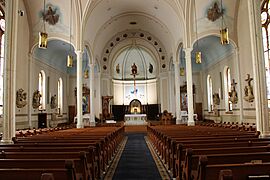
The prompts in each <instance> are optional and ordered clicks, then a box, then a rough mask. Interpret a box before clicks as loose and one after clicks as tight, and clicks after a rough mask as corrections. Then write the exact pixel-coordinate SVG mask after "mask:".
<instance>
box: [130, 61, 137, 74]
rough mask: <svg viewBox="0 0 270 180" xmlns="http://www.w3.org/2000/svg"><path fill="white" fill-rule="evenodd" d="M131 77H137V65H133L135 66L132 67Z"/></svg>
mask: <svg viewBox="0 0 270 180" xmlns="http://www.w3.org/2000/svg"><path fill="white" fill-rule="evenodd" d="M131 75H133V76H135V75H137V66H136V64H135V63H133V65H132V66H131Z"/></svg>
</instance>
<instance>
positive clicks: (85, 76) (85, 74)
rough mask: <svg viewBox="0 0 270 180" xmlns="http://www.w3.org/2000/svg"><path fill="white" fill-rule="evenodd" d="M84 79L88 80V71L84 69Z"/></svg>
mask: <svg viewBox="0 0 270 180" xmlns="http://www.w3.org/2000/svg"><path fill="white" fill-rule="evenodd" d="M84 78H85V79H88V78H89V71H88V69H86V70H85V71H84Z"/></svg>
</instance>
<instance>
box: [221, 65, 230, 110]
mask: <svg viewBox="0 0 270 180" xmlns="http://www.w3.org/2000/svg"><path fill="white" fill-rule="evenodd" d="M223 76H224V83H223V84H224V99H225V109H226V111H227V112H228V111H232V102H231V101H230V100H229V92H231V70H230V68H229V67H228V66H225V67H224V71H223Z"/></svg>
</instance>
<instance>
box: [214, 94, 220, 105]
mask: <svg viewBox="0 0 270 180" xmlns="http://www.w3.org/2000/svg"><path fill="white" fill-rule="evenodd" d="M213 103H214V104H215V105H219V104H220V98H219V94H218V93H214V94H213Z"/></svg>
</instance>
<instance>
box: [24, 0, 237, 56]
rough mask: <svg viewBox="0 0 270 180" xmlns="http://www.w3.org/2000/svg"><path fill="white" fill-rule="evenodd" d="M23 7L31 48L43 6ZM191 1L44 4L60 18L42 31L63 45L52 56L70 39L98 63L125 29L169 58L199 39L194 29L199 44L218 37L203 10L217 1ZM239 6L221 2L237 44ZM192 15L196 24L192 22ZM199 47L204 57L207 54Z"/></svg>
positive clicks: (30, 2)
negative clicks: (149, 38)
mask: <svg viewBox="0 0 270 180" xmlns="http://www.w3.org/2000/svg"><path fill="white" fill-rule="evenodd" d="M23 2H24V6H25V8H26V14H27V19H28V23H29V27H30V32H31V34H32V35H31V37H32V39H31V45H32V46H33V45H35V44H36V43H37V33H38V31H40V30H41V29H42V25H43V21H42V18H41V17H42V11H43V9H44V4H43V3H44V1H41V0H39V1H37V0H24V1H23ZM191 2H192V1H190V0H129V1H127V0H72V3H73V4H72V5H71V1H69V0H45V6H46V7H45V8H48V7H49V6H52V7H53V8H54V9H53V10H55V11H56V13H57V14H59V21H58V23H56V24H55V25H49V24H47V23H46V30H47V31H48V33H49V37H50V39H56V40H57V41H59V40H60V41H61V42H57V41H54V42H55V43H56V44H55V45H54V48H53V51H57V48H59V51H63V48H64V49H65V48H66V51H68V49H69V46H63V42H66V43H69V41H70V34H71V41H72V44H73V45H74V46H75V49H76V48H78V47H79V46H78V38H79V37H82V38H83V43H85V44H86V45H87V46H88V48H89V51H90V54H91V57H92V58H94V59H95V60H98V61H100V60H101V58H102V52H103V50H104V48H105V46H106V44H107V43H108V42H109V41H110V40H111V38H112V37H114V36H115V35H116V34H117V33H119V32H123V31H127V30H133V31H134V30H138V31H139V30H141V31H145V32H148V33H150V34H152V35H153V36H154V37H156V38H158V39H159V41H160V42H162V44H163V46H164V47H165V48H166V51H167V53H168V55H171V54H173V53H175V51H176V50H177V48H178V45H179V44H180V43H181V42H185V41H187V40H188V38H187V36H190V37H191V38H190V39H191V40H190V42H191V47H192V43H194V42H195V41H196V39H197V36H196V35H195V34H196V32H195V27H196V26H197V33H198V38H199V39H200V38H203V37H206V36H209V35H216V34H218V32H219V26H220V19H218V20H216V21H214V22H212V21H210V20H208V19H207V11H208V9H209V8H211V7H212V6H213V4H214V2H217V3H218V4H219V6H220V0H218V1H216V0H196V1H195V5H194V4H193V3H191ZM238 6H239V0H226V1H223V8H224V12H225V14H224V17H225V20H226V23H227V24H228V26H229V27H230V37H231V38H232V39H235V41H236V39H237V37H236V33H235V28H236V27H235V24H236V21H237V12H238ZM71 7H72V8H71ZM194 7H195V9H196V11H194ZM71 9H72V11H71ZM195 12H196V14H195ZM195 15H196V21H194V20H193V18H194V16H195ZM71 17H72V20H71V22H72V23H71V26H70V18H71ZM80 30H81V31H80ZM70 31H71V33H70ZM80 32H82V34H81V36H79V35H80ZM207 40H209V42H208V43H207V42H206V43H205V44H209V43H211V41H212V40H213V39H211V38H208V39H207V38H206V39H204V40H203V41H207ZM58 45H59V46H58ZM202 48H204V49H203V50H204V51H205V52H206V53H208V50H211V49H209V48H208V50H207V48H205V47H202ZM30 49H31V47H30ZM221 51H222V50H221ZM217 52H219V51H217ZM63 59H64V58H63ZM207 59H208V58H206V60H207ZM210 59H213V57H211V58H209V60H210Z"/></svg>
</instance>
